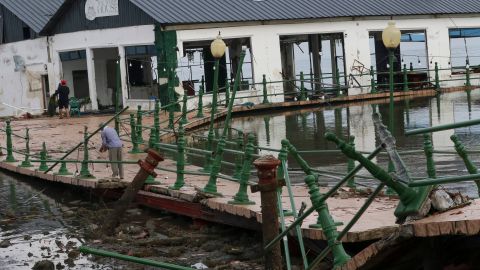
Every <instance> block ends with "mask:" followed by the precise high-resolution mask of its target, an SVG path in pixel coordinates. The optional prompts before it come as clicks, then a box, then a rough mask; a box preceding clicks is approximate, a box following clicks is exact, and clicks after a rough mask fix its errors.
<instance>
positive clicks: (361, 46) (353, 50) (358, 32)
mask: <svg viewBox="0 0 480 270" xmlns="http://www.w3.org/2000/svg"><path fill="white" fill-rule="evenodd" d="M354 23H355V22H352V26H351V27H349V28H348V30H346V31H345V32H344V47H345V48H344V50H345V55H344V57H345V66H346V70H345V72H346V73H347V80H348V79H349V78H348V76H349V75H350V70H351V69H352V66H354V65H355V66H358V65H360V63H361V64H363V65H364V66H365V68H370V65H371V60H370V43H369V36H368V30H367V29H366V28H365V26H364V25H362V24H363V23H362V22H356V23H355V24H354ZM355 60H357V61H358V62H355ZM365 72H366V71H365ZM355 78H356V79H357V80H358V82H359V83H360V84H361V85H369V84H370V76H362V77H359V76H357V77H355ZM366 91H367V89H363V93H365V92H366ZM360 93H362V89H360V88H351V89H349V90H348V94H349V95H358V94H360Z"/></svg>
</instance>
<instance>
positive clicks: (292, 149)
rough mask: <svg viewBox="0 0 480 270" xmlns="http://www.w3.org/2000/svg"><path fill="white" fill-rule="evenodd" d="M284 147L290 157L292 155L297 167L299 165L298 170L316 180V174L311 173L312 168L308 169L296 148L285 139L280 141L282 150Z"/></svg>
mask: <svg viewBox="0 0 480 270" xmlns="http://www.w3.org/2000/svg"><path fill="white" fill-rule="evenodd" d="M284 147H285V148H286V149H288V152H289V153H290V155H292V157H293V158H294V159H295V160H296V161H297V163H298V165H300V168H302V170H303V171H304V172H305V174H307V175H314V176H315V178H318V176H317V174H315V173H314V172H313V171H312V168H310V166H309V165H308V163H307V162H306V161H305V160H304V159H303V158H302V157H301V156H300V154H299V153H298V151H297V148H295V146H293V145H292V144H291V143H290V142H289V141H288V140H287V139H284V140H282V149H283V148H284Z"/></svg>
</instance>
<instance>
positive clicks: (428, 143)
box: [423, 134, 437, 178]
mask: <svg viewBox="0 0 480 270" xmlns="http://www.w3.org/2000/svg"><path fill="white" fill-rule="evenodd" d="M423 151H424V152H425V157H426V159H427V175H428V177H429V178H437V173H436V170H435V161H434V160H433V144H432V139H431V138H430V134H423Z"/></svg>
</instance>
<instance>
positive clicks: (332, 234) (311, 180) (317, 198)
mask: <svg viewBox="0 0 480 270" xmlns="http://www.w3.org/2000/svg"><path fill="white" fill-rule="evenodd" d="M316 182H317V181H316V179H315V176H313V175H308V176H307V177H306V178H305V183H306V184H307V186H308V188H309V191H308V193H309V194H310V200H311V202H312V205H313V206H314V207H315V209H316V210H317V213H318V219H319V221H320V223H321V224H320V225H321V228H322V230H323V233H324V235H325V237H326V238H327V242H328V246H329V248H331V249H332V253H333V267H334V268H338V267H340V266H342V265H343V264H345V263H346V262H347V261H348V260H350V256H348V254H347V253H346V252H345V249H343V245H342V242H340V241H337V236H338V232H337V227H336V226H335V222H334V221H333V218H332V216H331V215H330V212H329V211H328V206H327V204H326V203H325V202H323V203H322V202H321V197H322V195H321V194H320V189H319V188H318V185H317V183H316Z"/></svg>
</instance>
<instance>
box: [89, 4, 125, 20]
mask: <svg viewBox="0 0 480 270" xmlns="http://www.w3.org/2000/svg"><path fill="white" fill-rule="evenodd" d="M118 14H119V13H118V0H87V2H86V3H85V17H86V18H87V20H90V21H93V20H95V18H98V17H107V16H118Z"/></svg>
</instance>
